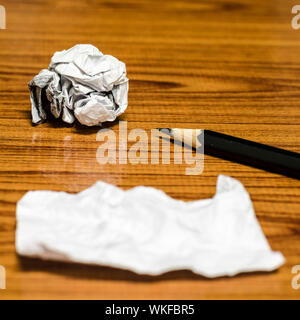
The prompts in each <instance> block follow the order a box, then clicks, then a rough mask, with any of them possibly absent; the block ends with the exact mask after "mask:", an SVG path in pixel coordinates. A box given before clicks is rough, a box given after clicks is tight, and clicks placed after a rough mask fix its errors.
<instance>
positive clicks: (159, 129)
mask: <svg viewBox="0 0 300 320" xmlns="http://www.w3.org/2000/svg"><path fill="white" fill-rule="evenodd" d="M156 130H158V131H161V132H163V133H166V134H169V135H172V129H171V128H156Z"/></svg>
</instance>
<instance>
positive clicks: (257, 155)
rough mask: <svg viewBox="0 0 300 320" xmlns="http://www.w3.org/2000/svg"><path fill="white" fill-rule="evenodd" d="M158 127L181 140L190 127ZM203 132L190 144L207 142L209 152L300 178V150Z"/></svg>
mask: <svg viewBox="0 0 300 320" xmlns="http://www.w3.org/2000/svg"><path fill="white" fill-rule="evenodd" d="M158 130H159V131H161V132H163V133H165V134H167V135H169V136H170V137H171V138H172V139H173V140H177V139H178V140H181V139H182V137H183V136H184V135H183V133H184V130H186V129H179V128H158ZM201 134H203V135H204V139H203V137H200V135H201ZM200 135H198V136H197V139H195V138H194V137H193V133H191V136H190V138H188V141H189V144H190V146H191V147H193V148H198V147H199V145H200V144H199V142H200V141H204V153H205V154H207V155H211V156H215V157H218V158H221V159H225V160H229V161H233V162H237V163H240V164H244V165H248V166H251V167H255V168H258V169H263V170H266V171H269V172H273V173H278V174H282V175H285V176H288V177H291V178H295V179H300V154H299V153H296V152H292V151H288V150H284V149H280V148H275V147H272V146H269V145H266V144H261V143H257V142H254V141H250V140H246V139H241V138H237V137H234V136H230V135H227V134H223V133H219V132H215V131H211V130H201V133H200ZM185 136H186V135H185ZM181 141H183V140H181ZM184 142H185V143H187V142H186V141H184Z"/></svg>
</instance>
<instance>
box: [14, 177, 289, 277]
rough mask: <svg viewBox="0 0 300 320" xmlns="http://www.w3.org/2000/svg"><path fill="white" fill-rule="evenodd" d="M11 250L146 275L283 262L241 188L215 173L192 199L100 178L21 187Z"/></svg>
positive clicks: (217, 271)
mask: <svg viewBox="0 0 300 320" xmlns="http://www.w3.org/2000/svg"><path fill="white" fill-rule="evenodd" d="M16 248H17V252H18V253H19V254H20V255H24V256H30V257H40V258H42V259H53V260H61V261H73V262H80V263H87V264H98V265H104V266H112V267H116V268H122V269H128V270H132V271H134V272H136V273H140V274H149V275H158V274H161V273H164V272H168V271H171V270H179V269H189V270H192V271H193V272H194V273H197V274H201V275H204V276H206V277H218V276H225V275H228V276H233V275H235V274H237V273H240V272H249V271H271V270H274V269H276V268H278V267H279V266H280V265H282V264H283V263H284V257H283V256H282V254H281V253H279V252H273V251H272V250H271V248H270V247H269V245H268V242H267V240H266V238H265V236H264V234H263V232H262V230H261V228H260V225H259V223H258V221H257V219H256V216H255V213H254V210H253V207H252V203H251V200H250V198H249V195H248V193H247V191H246V190H245V189H244V187H243V185H242V184H241V183H240V182H239V181H237V180H235V179H232V178H230V177H227V176H222V175H221V176H219V178H218V182H217V192H216V194H215V196H214V197H213V198H211V199H205V200H198V201H192V202H183V201H179V200H174V199H172V198H170V197H169V196H167V195H166V194H165V193H164V192H162V191H160V190H157V189H153V188H150V187H141V186H140V187H136V188H133V189H130V190H127V191H123V190H122V189H120V188H118V187H116V186H113V185H110V184H107V183H104V182H101V181H100V182H97V183H96V184H95V185H93V186H92V187H90V188H89V189H86V190H85V191H82V192H80V193H78V194H68V193H65V192H53V191H31V192H28V193H27V194H26V195H25V196H24V197H23V198H22V199H21V200H20V201H19V202H18V205H17V232H16Z"/></svg>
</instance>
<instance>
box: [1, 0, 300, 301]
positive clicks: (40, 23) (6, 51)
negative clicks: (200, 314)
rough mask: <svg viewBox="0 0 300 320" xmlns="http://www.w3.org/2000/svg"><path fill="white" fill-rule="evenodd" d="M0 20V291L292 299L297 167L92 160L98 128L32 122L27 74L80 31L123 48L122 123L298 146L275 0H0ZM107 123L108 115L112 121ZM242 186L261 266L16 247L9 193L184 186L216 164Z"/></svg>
mask: <svg viewBox="0 0 300 320" xmlns="http://www.w3.org/2000/svg"><path fill="white" fill-rule="evenodd" d="M1 4H2V5H4V6H5V8H6V11H7V29H6V30H0V150H1V152H0V264H1V265H3V266H5V268H6V270H7V289H6V290H0V299H11V298H16V299H46V298H50V299H54V298H55V299H65V298H74V299H77V298H78V299H79V298H82V299H86V298H90V299H124V298H126V299H132V298H135V299H145V298H146V299H213V298H216V299H219V298H227V299H231V298H237V299H244V298H249V299H261V298H270V299H278V298H283V299H287V298H291V299H299V298H300V290H298V291H297V290H294V289H293V288H292V286H291V281H292V276H293V275H292V274H291V268H292V266H293V265H296V264H300V181H297V180H293V179H289V178H285V177H281V176H279V175H275V174H271V173H267V172H264V171H260V170H256V169H252V168H249V167H245V166H242V165H238V164H235V163H231V162H227V161H223V160H220V159H216V158H213V157H208V156H206V157H205V170H204V172H203V174H202V175H200V176H187V175H185V167H186V166H185V165H183V166H179V165H175V164H173V163H171V165H142V164H141V165H130V164H129V165H105V166H104V165H102V166H101V165H99V164H98V163H97V161H96V151H97V148H98V147H99V145H100V143H99V142H97V141H96V134H97V131H98V128H84V127H82V126H80V125H78V124H75V125H73V126H68V125H63V124H61V123H59V122H56V121H53V120H52V121H49V122H47V123H45V124H42V125H39V126H36V127H33V126H31V121H30V102H29V94H28V89H27V82H28V81H29V80H30V79H31V78H32V77H33V76H34V75H35V74H37V73H38V72H39V70H40V69H42V68H46V67H47V66H48V64H49V60H50V58H51V56H52V54H53V53H54V52H55V51H58V50H62V49H67V48H69V47H71V46H73V45H75V44H77V43H91V44H93V45H95V46H97V47H98V48H99V49H100V50H101V51H103V52H104V53H107V54H112V55H114V56H116V57H118V58H119V59H120V60H122V61H124V62H126V64H127V71H128V77H129V78H130V96H129V107H128V109H127V111H126V113H125V114H124V115H122V116H121V119H122V120H126V121H128V130H130V129H133V128H144V129H146V130H147V131H150V129H152V128H156V127H182V128H204V129H211V130H215V131H220V132H224V133H227V134H231V135H235V136H238V137H242V138H248V139H252V140H255V141H257V142H263V143H268V144H271V145H274V146H277V147H282V148H286V149H289V150H293V151H298V152H300V139H299V137H300V99H299V97H300V83H299V74H300V42H299V37H300V30H298V31H296V30H293V29H292V28H291V19H292V15H291V8H292V6H293V5H294V4H297V3H295V1H287V0H276V1H269V0H253V1H251V0H234V1H233V0H206V1H192V0H175V1H171V0H165V1H150V0H146V1H140V0H125V1H121V0H118V1H116V0H107V1H100V0H99V1H98V0H91V1H86V0H77V1H72V0H60V1H58V0H45V1H40V0H28V1H21V0H2V1H1ZM111 128H113V129H114V130H116V132H118V128H119V127H118V123H117V122H115V123H113V124H112V127H111ZM220 173H223V174H227V175H230V176H232V177H235V178H238V179H239V180H240V181H241V182H242V183H243V184H244V185H245V186H246V188H247V190H248V191H249V193H250V195H251V198H252V200H253V203H254V207H255V210H256V213H257V217H258V219H259V222H260V223H261V226H262V228H263V231H264V232H265V234H266V236H267V238H268V240H269V242H270V245H271V247H272V249H274V250H280V251H281V252H282V253H283V254H284V256H285V257H286V264H285V265H284V266H283V267H281V268H280V269H279V270H278V271H276V272H272V273H254V274H248V275H240V276H237V277H234V278H220V279H214V280H207V279H205V278H202V277H199V276H195V275H193V274H191V273H189V272H187V271H181V272H174V273H169V274H166V275H163V276H160V277H155V278H152V277H142V276H137V275H134V274H132V273H130V272H128V271H121V270H115V269H111V268H104V267H103V268H101V267H90V266H82V265H73V264H63V263H55V262H51V263H50V262H43V261H39V260H31V259H21V258H19V257H17V255H16V253H15V238H14V237H15V224H16V220H15V206H16V202H17V201H18V200H19V199H20V198H21V197H22V195H23V194H24V193H25V192H26V191H28V190H39V189H51V190H64V191H68V192H78V191H80V190H83V189H85V188H86V187H88V186H90V185H91V184H93V183H94V182H95V181H97V180H99V179H101V180H104V181H106V182H109V183H113V184H116V185H118V186H121V187H123V188H125V189H127V188H130V187H132V186H136V185H140V184H143V185H147V186H153V187H157V188H160V189H162V190H164V191H166V192H167V193H168V194H169V195H170V196H172V197H175V198H177V199H183V200H195V199H199V198H207V197H211V196H212V195H213V194H214V192H215V183H216V178H217V176H218V174H220Z"/></svg>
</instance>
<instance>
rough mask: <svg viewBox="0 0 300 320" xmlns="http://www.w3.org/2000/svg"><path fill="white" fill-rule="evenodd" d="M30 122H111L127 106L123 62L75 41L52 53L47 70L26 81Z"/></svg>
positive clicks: (87, 123)
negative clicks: (70, 46) (59, 119)
mask: <svg viewBox="0 0 300 320" xmlns="http://www.w3.org/2000/svg"><path fill="white" fill-rule="evenodd" d="M28 86H29V90H30V99H31V113H32V122H33V123H34V124H39V123H41V122H43V121H45V120H46V118H47V112H46V111H47V110H50V112H51V113H52V114H53V115H54V117H55V118H61V119H62V120H63V121H64V122H67V123H73V122H74V121H75V118H76V119H77V120H78V121H79V122H80V123H82V124H84V125H86V126H95V125H101V123H103V122H105V121H114V120H115V119H116V118H117V117H118V116H119V115H120V114H122V113H123V112H124V111H125V110H126V108H127V105H128V79H127V77H126V66H125V63H123V62H121V61H119V60H118V59H116V58H115V57H113V56H110V55H103V54H102V53H101V52H100V51H99V50H98V49H97V48H96V47H94V46H92V45H89V44H79V45H76V46H74V47H73V48H71V49H69V50H63V51H61V52H56V53H55V54H54V56H53V57H52V59H51V62H50V65H49V68H48V69H44V70H42V71H41V72H40V73H39V74H38V75H36V76H35V77H34V78H33V79H32V80H31V81H30V82H29V83H28Z"/></svg>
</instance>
